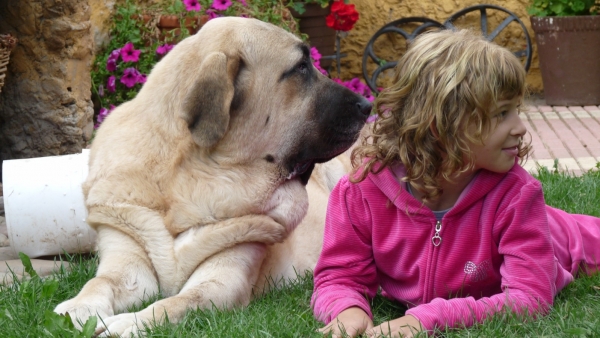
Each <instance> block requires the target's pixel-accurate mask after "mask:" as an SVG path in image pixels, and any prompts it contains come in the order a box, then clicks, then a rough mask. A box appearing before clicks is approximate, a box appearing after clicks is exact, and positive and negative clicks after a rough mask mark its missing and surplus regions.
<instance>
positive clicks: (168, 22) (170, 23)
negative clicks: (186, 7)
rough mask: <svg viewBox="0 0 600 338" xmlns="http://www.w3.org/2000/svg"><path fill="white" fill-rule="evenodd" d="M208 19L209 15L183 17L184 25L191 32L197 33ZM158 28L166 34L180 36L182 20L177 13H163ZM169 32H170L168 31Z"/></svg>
mask: <svg viewBox="0 0 600 338" xmlns="http://www.w3.org/2000/svg"><path fill="white" fill-rule="evenodd" d="M207 21H208V15H201V16H197V17H186V18H184V19H183V26H184V27H185V28H187V30H188V32H189V34H190V35H191V34H196V32H198V30H199V29H200V28H201V27H202V26H203V25H204V24H205V23H206V22H207ZM157 26H158V28H160V30H161V31H163V32H165V35H166V34H172V35H174V36H179V35H180V34H181V21H180V18H179V16H177V15H162V16H161V17H160V19H159V21H158V24H157ZM167 32H168V33H167Z"/></svg>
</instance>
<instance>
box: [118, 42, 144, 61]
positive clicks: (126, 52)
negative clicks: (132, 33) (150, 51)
mask: <svg viewBox="0 0 600 338" xmlns="http://www.w3.org/2000/svg"><path fill="white" fill-rule="evenodd" d="M141 52H142V51H140V50H136V49H135V48H133V43H131V42H128V43H126V44H125V46H123V48H121V59H123V61H124V62H138V60H139V59H140V53H141Z"/></svg>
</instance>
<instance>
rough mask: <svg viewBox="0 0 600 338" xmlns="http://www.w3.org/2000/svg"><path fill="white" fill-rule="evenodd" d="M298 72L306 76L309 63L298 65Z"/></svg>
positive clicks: (304, 62) (303, 62)
mask: <svg viewBox="0 0 600 338" xmlns="http://www.w3.org/2000/svg"><path fill="white" fill-rule="evenodd" d="M297 69H298V71H299V72H300V73H302V74H306V73H307V72H308V62H306V61H302V62H300V63H299V64H298V67H297Z"/></svg>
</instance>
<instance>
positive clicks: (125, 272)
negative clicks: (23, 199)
mask: <svg viewBox="0 0 600 338" xmlns="http://www.w3.org/2000/svg"><path fill="white" fill-rule="evenodd" d="M370 110H371V104H370V103H369V102H368V101H367V100H365V99H364V98H363V97H361V96H359V95H357V94H354V93H353V92H351V91H350V90H348V89H347V88H345V87H343V86H341V85H339V84H336V83H334V82H333V81H331V80H330V79H328V78H326V77H325V76H323V75H322V74H320V73H319V72H318V71H317V70H316V69H315V68H314V67H313V65H312V64H311V61H310V55H309V47H308V46H307V45H306V44H304V43H302V41H300V40H299V39H298V38H297V37H295V36H294V35H292V34H290V33H288V32H285V31H284V30H282V29H280V28H278V27H275V26H273V25H270V24H267V23H264V22H261V21H258V20H254V19H245V18H232V17H228V18H218V19H213V20H211V21H209V22H208V23H207V24H206V25H205V26H204V27H203V28H202V29H201V30H200V31H199V32H198V33H197V34H196V35H194V36H191V37H189V38H187V39H185V40H183V41H182V42H180V43H179V44H178V45H177V46H176V47H175V48H174V49H173V50H172V51H171V52H170V53H169V54H168V55H166V56H165V57H164V58H163V59H162V60H161V61H160V62H159V63H158V64H157V65H156V66H155V68H154V69H153V70H152V72H151V73H150V75H149V76H148V79H147V82H146V83H145V84H144V86H143V88H142V89H141V91H140V93H139V94H138V95H137V97H135V98H134V99H133V100H131V101H129V102H126V103H124V104H122V105H121V106H119V107H117V108H116V109H115V110H114V111H113V112H112V113H111V114H110V115H109V116H108V117H107V119H106V120H105V121H104V122H103V123H102V126H101V127H100V129H99V130H98V133H97V135H96V137H95V140H94V142H93V145H92V150H91V156H90V172H89V176H88V178H87V180H86V182H85V183H84V187H83V190H84V196H85V203H86V207H87V209H88V215H89V216H88V219H87V221H88V223H89V225H90V226H91V227H93V228H94V229H95V230H96V231H97V233H98V237H97V249H98V255H99V258H100V263H99V266H98V271H97V275H96V277H95V278H93V279H92V280H90V281H89V282H88V283H87V284H86V285H85V286H84V287H83V289H82V290H81V292H80V293H79V294H78V295H77V296H76V297H75V298H73V299H70V300H67V301H65V302H63V303H61V304H59V305H58V306H57V307H56V309H55V311H56V312H58V313H66V312H68V313H69V314H70V315H71V318H72V319H73V320H74V322H76V325H78V322H79V321H81V322H85V321H86V319H87V318H88V317H89V316H100V317H101V318H102V321H98V323H99V325H100V327H99V330H104V329H108V332H110V333H117V334H129V333H134V334H136V333H137V332H138V331H137V330H138V327H139V328H143V327H144V326H143V324H142V323H144V322H145V323H154V322H161V321H162V320H163V318H164V316H165V315H168V318H169V320H170V321H171V322H177V321H178V320H180V319H181V318H182V317H183V315H184V314H185V312H186V311H187V310H188V309H191V308H198V307H200V308H211V307H212V305H213V304H215V305H216V306H219V307H231V306H239V305H245V304H247V303H248V302H249V301H250V299H251V295H252V294H253V291H254V292H256V291H257V290H262V288H263V287H264V286H265V281H266V280H267V278H269V276H270V278H273V279H275V280H278V279H280V278H289V277H293V276H291V275H290V274H291V273H290V271H294V269H297V270H298V271H301V270H302V269H309V268H312V267H314V262H315V260H316V256H317V255H318V253H319V250H320V238H321V237H320V236H322V234H321V231H322V224H319V223H320V222H322V218H321V217H320V216H319V215H321V214H322V213H323V211H322V210H316V209H315V210H316V211H314V212H315V213H316V214H315V215H311V211H309V214H308V215H307V217H306V219H305V221H304V222H302V225H300V226H299V227H298V229H297V231H295V232H294V233H292V230H294V228H296V227H297V226H298V224H299V223H300V222H301V221H302V219H303V218H304V217H305V215H306V214H307V209H308V194H307V188H308V190H309V192H310V191H313V190H312V189H316V190H314V191H315V192H314V194H315V196H316V197H314V198H316V199H319V203H320V204H321V205H323V204H326V194H327V191H328V190H327V187H328V186H330V185H331V181H332V180H335V178H339V176H340V175H342V174H343V172H344V170H345V169H344V168H345V167H344V166H343V165H342V164H341V162H339V161H340V160H339V159H336V160H335V161H331V162H328V163H325V164H323V165H318V167H317V169H316V170H314V173H315V175H313V178H312V179H311V180H310V181H309V177H310V176H311V173H312V172H313V169H315V164H317V163H323V162H327V161H329V160H330V159H332V158H334V157H335V156H337V155H339V154H341V153H343V152H344V151H346V150H347V149H348V148H349V147H350V146H351V145H352V144H353V143H354V142H355V140H356V138H357V137H358V134H359V132H360V130H361V128H362V126H363V124H364V122H365V120H366V118H367V115H368V114H369V112H370ZM336 161H338V162H336ZM328 168H329V169H328ZM332 172H335V173H336V174H335V175H333V176H332V174H331V173H332ZM313 180H317V181H315V182H313V183H311V182H312V181H313ZM319 180H320V181H319ZM323 182H325V183H323ZM321 183H322V184H321ZM319 184H321V185H320V186H321V187H325V188H322V190H318V189H320V188H318V186H319ZM311 194H312V193H311ZM311 196H312V195H311ZM323 196H325V197H323ZM311 198H313V197H311ZM323 199H324V200H325V201H324V202H323ZM311 208H312V207H311ZM311 210H312V209H311ZM275 243H277V244H275ZM253 288H254V290H253ZM159 290H160V292H161V295H162V296H163V297H164V298H162V299H161V300H159V301H157V302H155V303H154V304H151V305H150V306H149V307H147V308H146V309H143V310H141V311H139V312H137V313H123V312H125V311H127V308H129V307H131V306H132V305H139V304H141V302H142V301H143V300H144V299H146V298H147V297H149V296H152V295H154V294H156V293H158V292H159Z"/></svg>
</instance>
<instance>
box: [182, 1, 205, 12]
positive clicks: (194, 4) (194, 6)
mask: <svg viewBox="0 0 600 338" xmlns="http://www.w3.org/2000/svg"><path fill="white" fill-rule="evenodd" d="M182 1H183V4H184V5H185V9H186V10H187V11H188V12H190V11H196V12H197V11H200V10H201V9H202V6H200V2H198V0H182Z"/></svg>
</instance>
